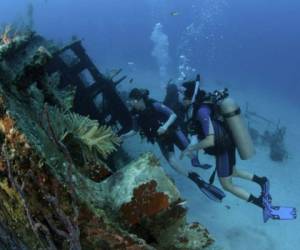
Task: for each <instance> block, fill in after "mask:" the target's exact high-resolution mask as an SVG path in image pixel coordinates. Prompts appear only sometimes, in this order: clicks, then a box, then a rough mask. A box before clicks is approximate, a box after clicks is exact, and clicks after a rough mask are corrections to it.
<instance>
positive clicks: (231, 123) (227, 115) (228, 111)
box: [218, 89, 255, 160]
mask: <svg viewBox="0 0 300 250" xmlns="http://www.w3.org/2000/svg"><path fill="white" fill-rule="evenodd" d="M218 93H219V94H220V92H218ZM218 106H219V108H220V112H221V115H222V117H223V119H224V120H225V122H226V124H227V125H228V128H229V129H230V131H231V133H232V137H233V140H234V142H235V145H236V147H237V150H238V152H239V155H240V157H241V159H242V160H247V159H249V158H250V157H252V156H253V155H254V154H255V149H254V145H253V142H252V139H251V137H250V134H249V131H248V128H247V126H246V124H245V121H244V119H243V117H242V115H241V109H240V107H239V105H238V104H237V103H236V102H235V101H234V100H233V99H232V98H230V97H228V93H227V89H225V91H223V93H222V98H220V99H219V100H218Z"/></svg>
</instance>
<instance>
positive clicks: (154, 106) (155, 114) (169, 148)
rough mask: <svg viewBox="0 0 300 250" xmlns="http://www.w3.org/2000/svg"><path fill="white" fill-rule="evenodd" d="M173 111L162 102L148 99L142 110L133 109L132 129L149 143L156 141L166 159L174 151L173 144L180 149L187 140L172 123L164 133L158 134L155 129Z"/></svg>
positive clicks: (182, 148)
mask: <svg viewBox="0 0 300 250" xmlns="http://www.w3.org/2000/svg"><path fill="white" fill-rule="evenodd" d="M172 114H174V112H173V111H172V110H171V109H170V108H168V107H167V106H165V105H164V104H162V103H160V102H157V101H154V100H149V101H147V103H146V109H145V110H144V111H133V124H134V130H135V131H139V132H140V134H141V136H142V137H146V138H147V140H148V141H149V142H151V143H155V142H157V144H158V145H159V147H160V150H161V152H162V154H163V155H164V157H165V158H166V159H168V158H169V153H170V152H174V145H176V146H177V147H178V148H179V149H180V150H184V149H186V147H187V146H188V145H189V141H188V139H187V138H186V136H185V135H184V133H183V132H182V130H181V129H180V128H179V127H177V126H176V124H175V123H173V124H172V125H171V126H170V127H169V128H168V130H167V131H166V133H164V134H162V135H158V133H157V130H158V129H159V127H160V126H162V125H163V124H164V123H165V122H166V121H167V120H168V119H169V117H170V116H171V115H172Z"/></svg>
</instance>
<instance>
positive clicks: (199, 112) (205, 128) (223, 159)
mask: <svg viewBox="0 0 300 250" xmlns="http://www.w3.org/2000/svg"><path fill="white" fill-rule="evenodd" d="M192 124H193V127H194V130H193V132H194V133H196V134H197V135H198V139H199V140H202V139H204V138H205V137H206V136H208V135H214V138H215V141H214V144H215V145H214V146H213V147H209V148H206V149H204V151H205V152H206V153H207V154H210V155H214V156H215V157H216V169H217V174H218V176H219V177H228V176H231V175H232V173H233V167H234V165H235V163H236V156H235V151H236V147H235V145H234V143H233V140H232V137H231V134H230V132H229V130H228V128H227V127H226V125H225V123H224V122H222V121H219V120H217V119H215V118H214V114H213V108H212V106H211V105H209V104H204V103H203V104H201V105H197V106H196V107H195V109H194V113H193V118H192Z"/></svg>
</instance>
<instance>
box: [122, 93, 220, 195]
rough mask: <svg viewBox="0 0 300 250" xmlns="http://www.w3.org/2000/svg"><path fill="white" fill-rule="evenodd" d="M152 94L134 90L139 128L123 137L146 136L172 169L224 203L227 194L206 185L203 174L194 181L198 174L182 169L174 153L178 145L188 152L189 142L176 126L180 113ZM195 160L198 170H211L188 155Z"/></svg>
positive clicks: (131, 98)
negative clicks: (199, 168) (137, 134)
mask: <svg viewBox="0 0 300 250" xmlns="http://www.w3.org/2000/svg"><path fill="white" fill-rule="evenodd" d="M148 95H149V91H147V90H141V89H137V88H135V89H133V90H132V91H131V92H130V94H129V99H130V100H129V103H130V105H131V106H132V116H133V120H134V124H135V128H134V130H132V131H129V132H128V133H126V134H124V135H122V136H121V139H125V138H127V137H129V136H132V135H134V134H135V133H136V132H137V131H139V132H140V134H141V136H143V137H146V138H147V140H148V141H150V142H151V143H155V142H156V143H157V144H158V145H159V147H160V150H161V152H162V154H163V155H164V157H165V158H166V160H167V161H168V163H169V164H170V166H171V167H172V168H174V169H175V170H176V171H177V172H178V173H180V174H182V175H184V176H186V177H189V178H190V179H191V180H192V181H194V182H195V183H196V184H197V185H198V187H199V188H200V190H201V191H202V192H203V193H204V194H206V195H207V196H208V197H209V198H211V199H213V200H216V201H220V200H222V198H223V197H224V193H223V192H222V191H221V190H219V189H218V188H216V187H214V186H213V185H209V184H208V183H206V182H204V181H203V180H202V179H201V178H200V176H199V175H197V178H191V177H190V176H194V175H193V173H195V172H188V171H187V170H186V169H184V168H182V167H181V166H180V164H179V163H178V160H177V159H176V157H175V154H174V145H176V146H177V147H178V148H179V149H180V150H181V151H183V150H185V149H186V147H187V146H188V144H189V141H188V139H187V138H186V136H185V135H184V133H183V132H182V131H181V129H180V128H179V127H178V126H177V125H176V122H175V121H176V118H177V116H176V114H175V113H174V112H173V111H172V110H171V109H170V108H168V107H167V106H165V105H164V104H162V103H160V102H157V101H155V100H153V99H150V98H149V97H148ZM187 156H189V157H190V158H191V159H192V165H193V166H195V167H201V168H204V169H206V168H208V167H209V165H207V164H203V165H201V164H200V163H199V162H198V159H197V157H196V156H195V155H194V156H193V154H187Z"/></svg>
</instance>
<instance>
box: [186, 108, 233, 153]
mask: <svg viewBox="0 0 300 250" xmlns="http://www.w3.org/2000/svg"><path fill="white" fill-rule="evenodd" d="M204 105H205V106H208V108H209V109H210V110H211V115H210V119H211V122H212V126H213V129H214V146H212V147H209V148H206V149H204V152H205V153H207V154H209V155H218V154H222V153H224V152H225V151H227V150H228V149H229V148H230V147H233V146H234V142H233V140H232V135H231V132H230V130H229V129H228V127H227V125H226V123H225V121H224V120H223V119H222V116H220V114H219V110H218V106H217V105H215V104H214V103H209V102H205V103H201V104H198V103H194V107H193V114H192V117H191V119H190V121H189V126H188V127H189V133H191V134H196V135H197V136H198V138H199V140H202V139H204V138H205V134H204V130H203V128H202V124H201V122H200V121H199V120H198V119H197V112H198V110H199V109H200V108H201V106H204Z"/></svg>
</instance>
